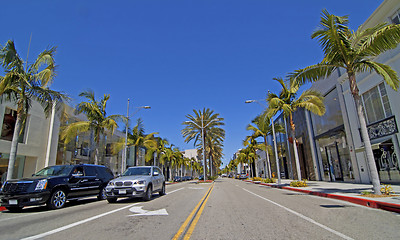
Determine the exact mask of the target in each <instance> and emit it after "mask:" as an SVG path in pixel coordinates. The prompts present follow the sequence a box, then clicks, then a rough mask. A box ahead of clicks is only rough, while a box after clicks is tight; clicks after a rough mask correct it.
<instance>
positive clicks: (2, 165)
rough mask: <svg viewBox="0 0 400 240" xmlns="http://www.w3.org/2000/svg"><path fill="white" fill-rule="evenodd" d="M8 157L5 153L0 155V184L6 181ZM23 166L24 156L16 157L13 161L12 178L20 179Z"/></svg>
mask: <svg viewBox="0 0 400 240" xmlns="http://www.w3.org/2000/svg"><path fill="white" fill-rule="evenodd" d="M9 158H10V155H9V154H5V153H0V175H1V182H2V183H3V182H4V181H5V180H6V179H7V169H8V161H9ZM24 166H25V156H17V158H16V159H15V165H14V173H13V176H14V178H22V177H23V173H24Z"/></svg>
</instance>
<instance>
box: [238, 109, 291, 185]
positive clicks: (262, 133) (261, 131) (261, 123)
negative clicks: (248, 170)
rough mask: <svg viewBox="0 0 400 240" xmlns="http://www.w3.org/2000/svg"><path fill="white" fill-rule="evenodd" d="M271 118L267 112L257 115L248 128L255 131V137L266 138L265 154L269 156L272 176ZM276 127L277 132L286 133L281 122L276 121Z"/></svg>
mask: <svg viewBox="0 0 400 240" xmlns="http://www.w3.org/2000/svg"><path fill="white" fill-rule="evenodd" d="M270 122H271V121H270V118H268V116H267V115H266V114H263V115H260V116H257V117H256V118H255V119H253V121H252V123H253V124H249V125H247V128H246V130H248V131H253V134H252V137H253V138H255V139H256V138H258V137H262V138H263V140H264V145H265V148H264V149H265V150H264V151H265V155H266V158H267V168H268V177H269V178H271V177H272V175H271V173H272V172H271V162H270V160H269V150H270V149H271V147H270V146H269V145H268V142H267V136H269V135H272V125H271V124H270ZM274 127H275V132H280V133H284V132H285V128H284V127H283V126H282V125H281V124H279V123H274Z"/></svg>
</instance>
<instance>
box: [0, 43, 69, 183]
mask: <svg viewBox="0 0 400 240" xmlns="http://www.w3.org/2000/svg"><path fill="white" fill-rule="evenodd" d="M55 51H56V48H55V47H53V48H50V49H46V50H44V51H43V52H41V53H40V54H39V56H38V57H37V58H36V59H35V61H34V62H33V63H32V64H28V63H27V62H25V64H26V65H25V68H24V61H23V60H22V58H21V57H20V56H19V55H18V53H17V50H16V49H15V44H14V42H13V41H11V40H9V41H8V42H7V43H6V45H5V46H4V47H3V48H1V49H0V61H1V65H2V67H3V68H4V70H5V75H4V76H3V77H0V80H1V82H0V98H1V99H0V100H4V101H9V102H14V103H15V104H16V105H17V119H16V123H15V127H14V133H13V138H12V142H11V150H10V158H9V163H8V169H7V180H9V179H12V178H13V173H14V165H15V158H16V155H17V148H18V138H19V136H20V134H21V130H22V129H23V125H24V123H25V120H26V118H27V115H28V113H29V110H30V108H31V106H32V102H33V101H37V102H38V103H39V104H40V105H41V106H42V107H43V110H44V113H45V115H46V117H48V116H49V114H50V112H51V111H52V109H53V106H56V107H57V108H59V107H60V105H61V104H60V103H62V102H63V98H64V99H65V100H66V99H68V97H67V96H66V95H65V94H63V93H61V92H57V91H53V90H50V89H49V86H50V84H51V83H52V81H53V80H54V77H55V68H56V65H55V61H54V54H55Z"/></svg>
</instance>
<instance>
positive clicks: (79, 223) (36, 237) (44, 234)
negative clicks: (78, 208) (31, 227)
mask: <svg viewBox="0 0 400 240" xmlns="http://www.w3.org/2000/svg"><path fill="white" fill-rule="evenodd" d="M138 204H139V203H134V204H131V205H128V206H125V207H122V208H118V209H115V210H112V211H109V212H106V213H103V214H100V215H97V216H93V217H91V218H87V219H84V220H81V221H79V222H75V223H71V224H69V225H66V226H64V227H60V228H56V229H54V230H51V231H48V232H45V233H41V234H38V235H35V236H31V237H27V238H22V239H21V240H33V239H40V238H43V237H46V236H49V235H51V234H54V233H58V232H61V231H64V230H66V229H69V228H72V227H75V226H78V225H81V224H84V223H87V222H90V221H93V220H95V219H98V218H101V217H104V216H106V215H109V214H111V213H115V212H118V211H121V210H123V209H126V208H129V207H132V206H135V205H138Z"/></svg>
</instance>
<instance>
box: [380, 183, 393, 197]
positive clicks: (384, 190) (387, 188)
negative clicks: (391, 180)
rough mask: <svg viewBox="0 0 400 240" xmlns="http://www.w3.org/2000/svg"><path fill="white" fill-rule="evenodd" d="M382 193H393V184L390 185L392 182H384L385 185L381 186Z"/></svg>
mask: <svg viewBox="0 0 400 240" xmlns="http://www.w3.org/2000/svg"><path fill="white" fill-rule="evenodd" d="M381 193H382V194H384V195H390V194H391V193H393V189H392V186H390V184H383V186H382V187H381Z"/></svg>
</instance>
